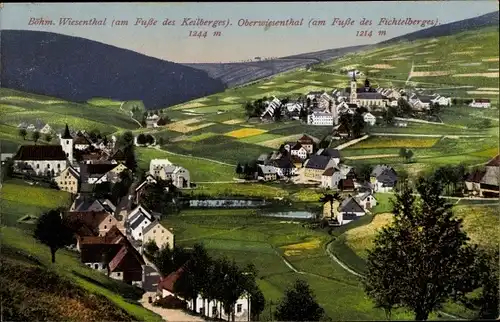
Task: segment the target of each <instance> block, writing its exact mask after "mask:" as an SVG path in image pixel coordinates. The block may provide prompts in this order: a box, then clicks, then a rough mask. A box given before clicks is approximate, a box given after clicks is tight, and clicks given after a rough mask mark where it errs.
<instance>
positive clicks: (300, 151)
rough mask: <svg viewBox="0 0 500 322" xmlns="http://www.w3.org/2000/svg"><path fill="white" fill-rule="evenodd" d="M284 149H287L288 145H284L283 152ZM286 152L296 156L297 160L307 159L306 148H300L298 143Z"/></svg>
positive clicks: (300, 145)
mask: <svg viewBox="0 0 500 322" xmlns="http://www.w3.org/2000/svg"><path fill="white" fill-rule="evenodd" d="M286 147H289V145H285V150H286ZM287 151H288V152H290V155H294V156H297V157H299V158H301V159H302V160H305V159H307V151H308V150H306V148H304V147H303V146H302V144H300V143H298V142H297V143H295V144H294V145H293V146H292V147H291V148H290V149H289V150H287Z"/></svg>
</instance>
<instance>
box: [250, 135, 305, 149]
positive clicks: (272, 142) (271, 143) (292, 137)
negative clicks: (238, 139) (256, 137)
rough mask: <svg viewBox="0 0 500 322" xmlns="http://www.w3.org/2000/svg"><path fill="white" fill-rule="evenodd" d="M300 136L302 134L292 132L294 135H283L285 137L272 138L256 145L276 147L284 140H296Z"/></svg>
mask: <svg viewBox="0 0 500 322" xmlns="http://www.w3.org/2000/svg"><path fill="white" fill-rule="evenodd" d="M301 137H302V134H294V135H290V136H285V137H281V138H277V139H272V140H268V141H264V142H260V143H258V145H262V146H266V147H268V148H273V149H277V148H279V147H280V145H282V144H283V143H284V142H288V141H290V142H292V141H296V140H298V139H300V138H301Z"/></svg>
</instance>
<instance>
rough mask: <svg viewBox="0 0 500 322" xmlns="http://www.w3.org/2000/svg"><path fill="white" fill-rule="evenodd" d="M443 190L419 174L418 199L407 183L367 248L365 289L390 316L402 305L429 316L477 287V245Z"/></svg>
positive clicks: (419, 316) (417, 314)
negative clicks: (470, 241)
mask: <svg viewBox="0 0 500 322" xmlns="http://www.w3.org/2000/svg"><path fill="white" fill-rule="evenodd" d="M441 190H442V187H441V184H440V183H439V182H437V181H428V180H426V179H419V181H418V183H417V191H418V192H419V193H420V196H421V197H420V198H421V199H420V200H417V199H416V197H415V196H414V194H413V192H414V191H413V189H411V188H410V187H409V186H408V185H407V184H406V183H404V184H403V186H402V188H401V190H398V191H397V193H396V200H395V201H394V202H393V214H394V220H393V222H392V223H391V224H390V225H389V226H387V227H384V228H382V229H381V230H380V232H379V233H378V235H377V236H376V238H375V243H374V247H373V248H372V249H371V250H369V251H368V260H367V270H366V271H367V272H368V274H367V276H366V279H365V280H364V284H365V292H366V293H367V295H368V296H369V297H370V298H372V299H373V301H374V302H375V304H376V306H377V307H380V308H383V309H384V310H385V311H386V314H387V315H388V316H390V313H391V311H392V310H393V309H395V308H398V307H404V308H406V309H408V310H410V311H412V312H413V313H414V314H415V319H416V320H427V318H428V316H429V314H430V313H431V312H433V311H436V310H438V309H440V308H441V306H442V304H443V303H445V302H446V301H448V300H449V299H451V298H454V299H458V298H462V297H464V296H465V294H466V293H467V292H470V291H472V290H474V288H475V285H474V279H475V278H474V276H472V275H473V274H472V272H473V271H474V264H475V254H476V248H475V247H474V246H471V245H469V244H468V243H467V240H468V238H467V235H466V234H465V232H463V231H462V228H461V222H462V220H461V219H456V218H454V216H453V212H452V210H451V208H452V205H450V204H447V203H446V202H445V200H444V199H442V198H441V197H440V194H441Z"/></svg>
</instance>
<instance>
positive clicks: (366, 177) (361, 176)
mask: <svg viewBox="0 0 500 322" xmlns="http://www.w3.org/2000/svg"><path fill="white" fill-rule="evenodd" d="M354 171H355V172H356V177H357V178H358V180H360V181H370V175H371V173H372V171H373V169H372V167H371V166H370V165H369V164H361V165H360V166H359V167H356V168H355V170H354Z"/></svg>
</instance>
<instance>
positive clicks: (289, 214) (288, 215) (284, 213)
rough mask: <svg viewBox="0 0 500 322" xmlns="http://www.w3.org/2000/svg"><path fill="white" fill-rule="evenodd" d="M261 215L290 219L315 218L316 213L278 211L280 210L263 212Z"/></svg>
mask: <svg viewBox="0 0 500 322" xmlns="http://www.w3.org/2000/svg"><path fill="white" fill-rule="evenodd" d="M262 215H263V216H266V217H276V218H290V219H313V218H316V214H315V213H314V212H310V211H280V212H270V213H263V214H262Z"/></svg>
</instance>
